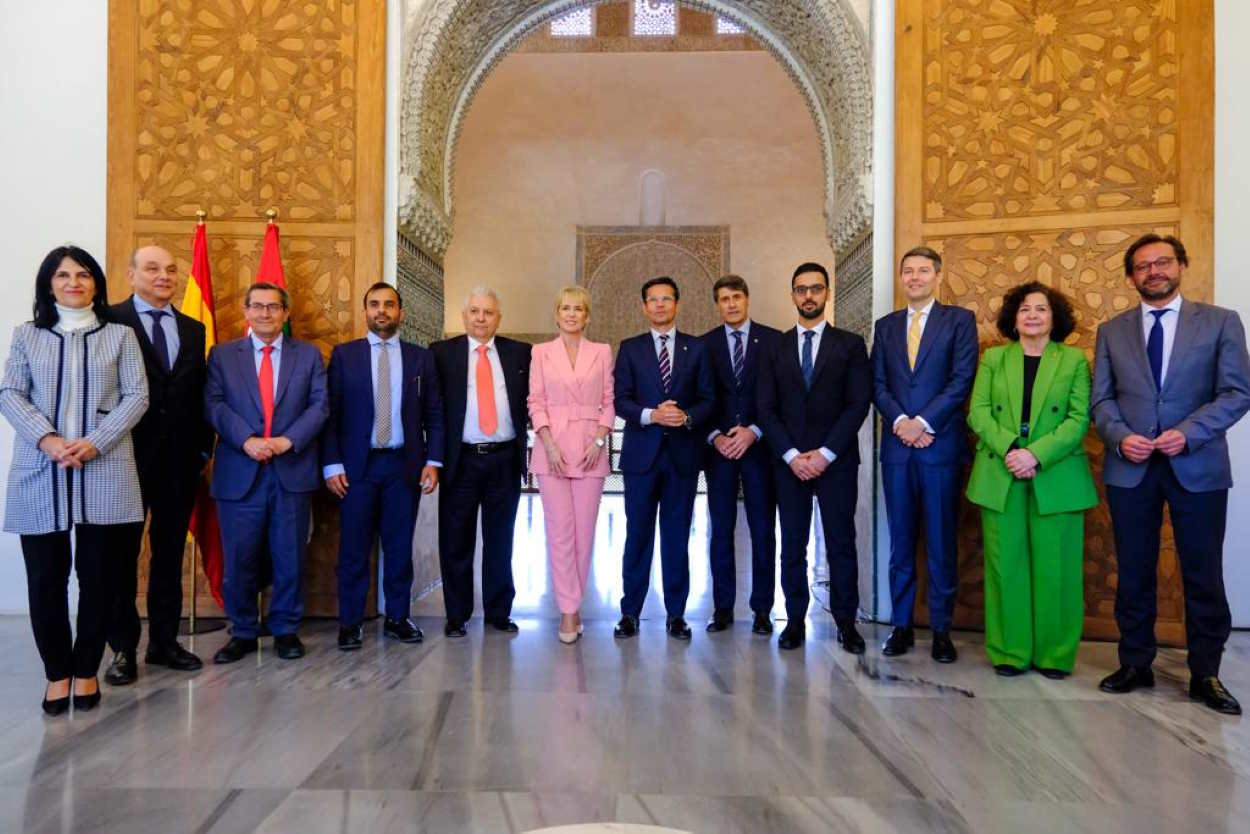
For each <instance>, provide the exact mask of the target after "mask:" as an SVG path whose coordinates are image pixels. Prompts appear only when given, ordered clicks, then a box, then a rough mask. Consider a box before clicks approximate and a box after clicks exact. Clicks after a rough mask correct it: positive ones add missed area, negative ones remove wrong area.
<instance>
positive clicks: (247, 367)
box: [236, 336, 285, 417]
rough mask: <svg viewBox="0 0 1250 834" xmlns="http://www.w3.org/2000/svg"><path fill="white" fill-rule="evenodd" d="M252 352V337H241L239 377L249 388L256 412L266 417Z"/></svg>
mask: <svg viewBox="0 0 1250 834" xmlns="http://www.w3.org/2000/svg"><path fill="white" fill-rule="evenodd" d="M252 353H253V350H252V339H251V337H250V336H245V337H244V338H242V339H240V340H239V350H238V353H237V354H236V356H237V357H238V359H237V361H238V363H239V366H238V374H239V379H241V380H244V387H245V388H247V393H248V396H250V397H251V398H252V405H254V406H255V407H256V413H257V414H259V415H261V417H264V414H265V409H264V408H262V407H261V404H260V376H259V375H258V374H257V373H256V360H255V358H254V357H253V356H252ZM284 364H285V363H284Z"/></svg>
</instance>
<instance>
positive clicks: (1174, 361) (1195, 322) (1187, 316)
mask: <svg viewBox="0 0 1250 834" xmlns="http://www.w3.org/2000/svg"><path fill="white" fill-rule="evenodd" d="M1201 332H1202V312H1201V310H1200V309H1199V308H1198V305H1197V304H1195V303H1193V302H1192V301H1190V302H1188V303H1186V302H1184V301H1182V302H1181V309H1180V317H1179V318H1178V319H1177V320H1176V333H1175V334H1174V335H1173V337H1172V352H1171V353H1170V354H1169V355H1168V374H1167V376H1166V377H1164V378H1163V387H1164V388H1165V389H1166V388H1168V387H1169V386H1171V384H1172V380H1174V379H1176V378H1177V377H1179V376H1180V374H1178V373H1177V371H1179V370H1181V368H1182V367H1183V364H1184V361H1185V357H1186V355H1188V352H1189V346H1190V345H1191V344H1193V341H1194V338H1195V337H1196V336H1197V335H1198V334H1199V333H1201ZM1151 378H1152V379H1153V378H1154V377H1153V375H1152V376H1151Z"/></svg>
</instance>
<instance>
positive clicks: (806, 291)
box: [791, 284, 829, 295]
mask: <svg viewBox="0 0 1250 834" xmlns="http://www.w3.org/2000/svg"><path fill="white" fill-rule="evenodd" d="M827 289H829V288H828V287H826V286H825V285H824V284H811V285H808V286H804V287H795V288H794V289H793V290H791V292H793V293H794V294H795V295H820V294H821V293H823V292H824V291H825V290H827Z"/></svg>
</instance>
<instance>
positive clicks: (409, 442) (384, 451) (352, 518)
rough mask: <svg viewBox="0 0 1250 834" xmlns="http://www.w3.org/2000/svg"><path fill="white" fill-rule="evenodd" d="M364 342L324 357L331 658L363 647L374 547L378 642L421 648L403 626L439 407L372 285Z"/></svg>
mask: <svg viewBox="0 0 1250 834" xmlns="http://www.w3.org/2000/svg"><path fill="white" fill-rule="evenodd" d="M364 304H365V318H366V321H367V322H368V327H369V333H368V335H367V336H366V337H365V338H363V339H355V340H353V341H350V342H346V343H344V344H341V345H336V346H335V348H334V350H332V351H330V369H329V373H328V374H327V376H328V381H329V391H330V419H329V420H327V421H326V425H325V429H324V430H323V432H322V435H321V463H322V470H321V474H322V477H323V478H325V481H326V486H327V487H329V489H330V491H331V492H333V493H334V494H335V495H337V496H338V497H339V498H340V499H341V500H342V505H341V507H340V509H341V512H340V516H339V517H340V522H341V524H340V529H339V563H338V579H339V641H338V643H339V649H341V650H342V651H352V650H353V649H359V648H360V647H361V646H362V645H363V642H362V631H361V621H362V620H363V619H364V613H365V597H366V596H367V595H368V591H369V553H370V551H371V550H372V549H373V542H374V540H375V539H377V538H379V537H380V538H381V540H382V564H383V569H382V574H383V583H382V584H383V592H384V595H385V598H386V619H385V621H384V622H383V623H382V633H383V634H384V635H386V636H387V637H390V638H393V639H395V640H398V641H399V642H401V643H420V642H421V639H422V636H423V635H422V634H421V629H420V628H419V627H417V625H416V624H414V623H413V622H412V621H411V620H410V619H409V618H408V613H409V607H410V604H411V600H412V533H413V529H414V528H415V527H416V524H417V507H418V504H419V502H420V500H421V494H422V493H423V492H424V493H425V494H427V495H428V494H429V493H431V492H433V491H434V488H435V487H436V486H437V485H438V467H440V466H441V465H442V464H441V463H440V461H441V459H442V455H443V399H442V395H441V393H440V392H439V382H438V372H437V371H436V370H435V368H434V357H433V355H432V354H431V353H430V352H429V351H428V350H426V349H425V348H423V347H419V346H417V345H414V344H412V343H411V342H405V341H401V340H400V338H399V335H398V331H399V325H400V324H401V323H402V322H403V320H404V301H403V298H401V297H400V295H399V290H397V289H395V288H394V287H393V286H391V285H390V284H387V283H386V282H383V281H379V282H378V283H376V284H374V285H373V286H371V287H370V288H369V289H368V290H367V291H366V292H365V301H364Z"/></svg>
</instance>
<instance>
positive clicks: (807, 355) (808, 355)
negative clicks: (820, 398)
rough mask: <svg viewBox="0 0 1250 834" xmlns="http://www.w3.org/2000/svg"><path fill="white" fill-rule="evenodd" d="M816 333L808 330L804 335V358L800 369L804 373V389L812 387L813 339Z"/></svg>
mask: <svg viewBox="0 0 1250 834" xmlns="http://www.w3.org/2000/svg"><path fill="white" fill-rule="evenodd" d="M815 335H816V333H815V332H814V331H812V330H808V331H807V332H806V333H804V334H803V357H802V360H801V361H800V362H799V368H800V369H801V370H802V371H803V387H805V388H811V387H812V337H813V336H815Z"/></svg>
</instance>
